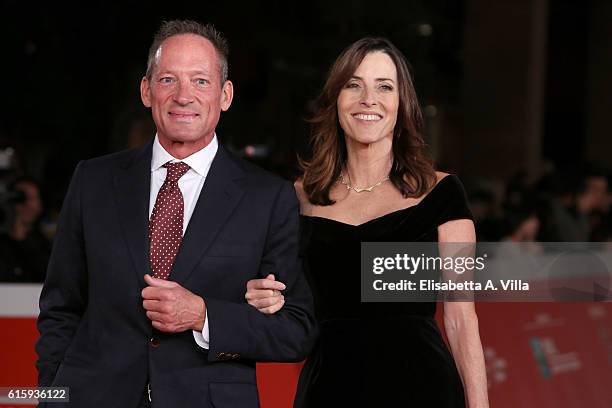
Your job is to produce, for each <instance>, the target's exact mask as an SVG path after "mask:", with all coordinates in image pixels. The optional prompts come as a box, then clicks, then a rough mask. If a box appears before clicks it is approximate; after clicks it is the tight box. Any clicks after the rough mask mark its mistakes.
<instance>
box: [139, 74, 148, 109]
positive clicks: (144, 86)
mask: <svg viewBox="0 0 612 408" xmlns="http://www.w3.org/2000/svg"><path fill="white" fill-rule="evenodd" d="M150 85H151V84H150V83H149V80H148V79H147V77H146V76H144V77H142V80H141V81H140V99H141V100H142V103H143V104H144V106H146V107H147V108H150V107H151V86H150Z"/></svg>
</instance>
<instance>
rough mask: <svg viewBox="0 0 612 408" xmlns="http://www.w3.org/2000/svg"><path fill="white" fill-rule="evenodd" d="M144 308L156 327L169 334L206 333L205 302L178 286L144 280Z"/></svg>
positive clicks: (151, 278) (149, 278)
mask: <svg viewBox="0 0 612 408" xmlns="http://www.w3.org/2000/svg"><path fill="white" fill-rule="evenodd" d="M144 279H145V282H146V284H147V285H149V286H148V287H146V288H144V289H143V290H142V298H143V299H144V300H143V302H142V306H143V307H144V308H145V310H146V311H147V317H148V318H149V319H150V320H151V322H152V324H153V327H155V328H156V329H157V330H160V331H163V332H167V333H179V332H183V331H185V330H196V331H200V332H201V331H202V329H203V328H204V320H205V318H206V305H205V303H204V299H202V298H201V297H200V296H198V295H195V294H193V293H191V292H190V291H188V290H187V289H185V288H184V287H182V286H181V285H179V284H178V283H176V282H172V281H168V280H164V279H157V278H153V277H152V276H149V275H148V274H147V275H145V276H144Z"/></svg>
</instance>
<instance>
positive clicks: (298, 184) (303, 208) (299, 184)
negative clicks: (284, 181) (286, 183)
mask: <svg viewBox="0 0 612 408" xmlns="http://www.w3.org/2000/svg"><path fill="white" fill-rule="evenodd" d="M293 187H294V188H295V194H296V195H297V198H298V201H299V202H300V213H302V214H306V213H307V211H308V209H309V208H310V207H311V206H312V204H310V201H309V200H308V194H306V192H305V191H304V181H303V179H302V177H300V178H298V179H297V180H295V182H294V183H293Z"/></svg>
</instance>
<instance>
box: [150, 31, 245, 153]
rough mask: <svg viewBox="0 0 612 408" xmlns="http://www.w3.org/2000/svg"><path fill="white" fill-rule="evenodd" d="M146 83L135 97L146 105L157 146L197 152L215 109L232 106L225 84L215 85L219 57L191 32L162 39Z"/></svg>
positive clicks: (205, 139) (212, 125)
mask: <svg viewBox="0 0 612 408" xmlns="http://www.w3.org/2000/svg"><path fill="white" fill-rule="evenodd" d="M155 61H156V62H155V64H154V67H153V69H152V73H151V79H150V80H149V79H147V78H146V77H145V78H143V79H142V82H141V85H140V93H141V97H142V101H143V103H144V105H145V106H147V107H150V108H151V111H152V115H153V120H154V121H155V125H156V126H157V134H158V137H159V140H160V143H161V144H162V145H163V146H168V145H172V144H173V143H181V144H186V145H189V146H192V147H193V148H194V149H193V152H195V151H197V150H200V149H202V148H203V147H205V146H206V145H208V143H210V141H211V140H212V138H213V134H214V131H215V127H216V126H217V123H218V122H219V116H220V114H221V111H226V110H227V109H228V108H229V107H230V104H231V102H232V96H233V88H232V83H231V82H230V81H226V82H225V83H224V84H223V85H221V74H220V69H219V58H218V55H217V51H216V50H215V48H214V46H213V45H212V43H211V42H210V41H208V40H207V39H205V38H202V37H200V36H197V35H194V34H181V35H176V36H173V37H170V38H168V39H166V40H165V41H164V42H163V43H162V44H161V46H160V47H159V49H158V50H157V54H156V58H155Z"/></svg>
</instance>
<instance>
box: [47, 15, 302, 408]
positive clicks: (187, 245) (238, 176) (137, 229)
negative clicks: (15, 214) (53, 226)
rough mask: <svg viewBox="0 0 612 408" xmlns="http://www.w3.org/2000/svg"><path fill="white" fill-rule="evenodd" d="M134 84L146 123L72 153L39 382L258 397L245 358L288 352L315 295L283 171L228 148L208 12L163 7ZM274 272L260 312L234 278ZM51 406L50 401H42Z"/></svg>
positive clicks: (298, 345) (160, 397)
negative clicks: (180, 12)
mask: <svg viewBox="0 0 612 408" xmlns="http://www.w3.org/2000/svg"><path fill="white" fill-rule="evenodd" d="M141 95H142V100H143V102H144V104H145V105H146V106H147V107H150V108H151V110H152V115H153V119H154V121H155V124H156V127H157V135H156V137H155V140H154V141H153V142H152V143H149V144H148V145H146V146H145V147H144V148H141V149H137V150H128V151H124V152H120V153H116V154H112V155H109V156H105V157H100V158H96V159H91V160H87V161H83V162H81V163H79V165H78V166H77V169H76V171H75V173H74V176H73V179H72V182H71V184H70V187H69V190H68V194H67V196H66V198H65V201H64V207H63V210H62V215H61V219H60V224H59V228H58V233H57V236H56V241H55V244H54V248H53V253H52V256H51V260H50V263H49V269H48V275H47V279H46V281H45V285H44V288H43V292H42V294H41V298H40V316H39V319H38V328H39V331H40V334H41V335H40V338H39V340H38V342H37V344H36V349H37V352H38V356H39V358H38V361H37V368H38V370H39V385H40V386H69V387H70V401H71V402H70V406H72V407H88V408H95V407H104V408H107V407H121V408H124V407H125V408H127V407H139V406H151V405H152V406H154V407H161V408H164V407H168V408H175V407H213V406H214V407H240V408H246V407H256V406H258V396H257V388H256V378H255V362H256V361H299V360H302V359H303V358H304V357H305V355H306V353H307V352H308V349H309V347H310V344H311V340H312V336H313V331H314V320H313V315H312V299H311V294H310V291H309V288H308V285H307V284H306V282H305V279H304V276H303V272H302V268H301V262H300V259H299V256H298V203H297V200H296V197H295V193H294V190H293V186H292V185H291V184H290V183H289V182H285V181H282V180H281V179H279V178H276V177H274V176H271V175H269V174H267V173H265V172H264V171H262V170H259V169H258V168H256V167H255V166H253V165H250V164H248V163H246V162H243V161H241V160H239V159H237V158H235V157H233V156H232V155H231V154H230V153H228V152H227V151H226V150H225V149H224V148H223V147H222V146H220V145H219V144H218V142H217V137H216V134H215V127H216V125H217V123H218V121H219V116H220V113H221V111H225V110H227V109H228V108H229V106H230V104H231V101H232V96H233V88H232V83H231V82H230V81H228V80H227V45H226V43H225V40H224V39H223V38H222V37H221V35H220V34H219V33H218V32H217V31H216V30H214V28H212V26H209V25H207V26H203V25H201V24H199V23H195V22H192V21H171V22H167V23H164V24H163V25H162V27H161V29H160V31H159V32H158V34H157V35H156V37H155V39H154V42H153V44H152V46H151V49H150V52H149V61H148V67H147V75H146V76H145V77H144V78H143V79H142V83H141ZM271 273H274V274H276V275H277V276H278V277H279V280H282V281H283V282H285V283H286V288H285V290H284V291H283V294H282V296H284V307H283V308H282V309H281V310H280V311H279V312H278V313H276V314H262V313H260V312H258V311H257V310H256V309H255V308H253V307H251V306H249V305H248V304H247V303H246V302H245V299H244V293H245V290H246V282H247V281H248V280H249V279H252V278H254V277H265V276H267V275H269V274H271ZM53 406H61V404H53Z"/></svg>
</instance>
